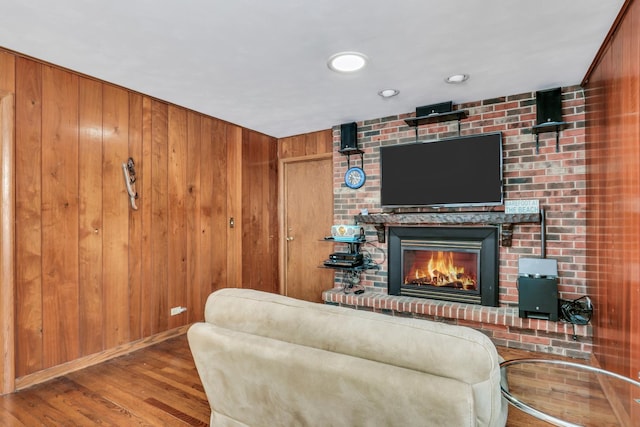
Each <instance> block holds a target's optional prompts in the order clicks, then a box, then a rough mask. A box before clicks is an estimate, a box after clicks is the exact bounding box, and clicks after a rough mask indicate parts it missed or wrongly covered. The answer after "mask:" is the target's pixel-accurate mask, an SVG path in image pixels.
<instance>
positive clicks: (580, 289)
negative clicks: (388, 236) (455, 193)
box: [333, 86, 587, 305]
mask: <svg viewBox="0 0 640 427" xmlns="http://www.w3.org/2000/svg"><path fill="white" fill-rule="evenodd" d="M562 92H563V101H562V107H563V119H564V121H565V122H568V123H569V126H568V127H567V128H566V129H564V130H562V131H561V133H560V151H559V152H556V144H555V138H556V136H555V133H554V132H551V133H544V134H540V151H539V153H538V154H536V149H535V146H536V143H535V136H534V135H533V134H532V133H531V127H532V126H533V125H535V124H536V123H535V121H536V105H535V104H536V102H535V92H527V93H523V94H518V95H511V96H505V97H500V98H494V99H486V100H483V101H476V102H469V103H465V104H461V105H454V109H463V110H467V112H468V117H467V118H466V119H464V120H462V122H461V135H470V134H480V133H489V132H497V131H500V132H502V138H503V156H504V170H503V173H504V180H505V187H504V199H505V200H517V199H537V200H539V202H540V206H541V207H542V208H544V209H545V212H546V256H547V257H548V258H555V259H557V260H558V273H559V281H558V282H559V290H560V293H561V298H564V299H572V298H575V297H577V296H581V295H584V294H586V284H585V278H586V273H585V262H586V255H585V240H586V237H585V227H586V220H585V216H586V209H587V206H586V188H585V186H586V181H585V179H586V174H585V158H584V154H585V142H584V141H585V129H584V126H585V122H584V120H585V118H584V98H583V91H582V88H580V87H578V86H573V87H567V88H563V91H562ZM413 116H414V113H413V112H412V113H408V114H403V115H400V116H391V117H384V118H380V119H373V120H366V121H364V122H359V123H358V144H359V148H360V149H362V150H364V152H365V154H364V170H365V172H366V174H367V180H366V182H365V184H364V186H363V187H361V188H360V189H357V190H353V189H350V188H348V187H347V186H346V185H345V184H344V174H345V172H346V169H347V158H346V157H345V156H343V155H342V154H340V153H338V150H339V149H340V126H336V127H335V128H334V131H333V140H334V220H335V223H342V224H353V223H354V221H353V216H354V215H356V214H358V213H360V210H361V209H368V210H369V212H370V213H374V212H380V211H381V207H380V194H379V192H380V161H379V160H380V158H379V153H380V150H379V148H380V146H383V145H385V146H386V145H394V144H399V143H407V142H413V141H415V140H416V136H415V128H413V127H409V126H407V124H406V123H405V122H404V119H405V118H407V117H413ZM418 132H419V134H418V140H420V141H424V140H429V139H442V138H449V137H453V136H457V134H458V122H457V121H452V122H445V123H436V124H431V125H424V126H420V127H419V128H418ZM351 163H352V165H354V164H355V165H358V166H359V164H360V158H359V156H352V157H351ZM500 209H503V208H502V207H500V208H498V209H497V210H500ZM450 210H453V211H455V210H463V209H450ZM467 210H469V209H467ZM471 210H474V209H471ZM475 210H479V209H477V208H476V209H475ZM438 212H442V209H440V210H438ZM365 230H366V232H367V240H368V241H370V242H371V244H367V245H365V247H364V249H366V250H368V252H369V253H371V254H372V256H373V258H374V260H376V261H377V262H379V263H380V270H379V271H377V272H368V273H367V274H364V275H363V284H365V285H366V286H371V287H375V288H376V291H379V292H386V287H387V282H386V280H387V279H386V271H387V266H386V261H385V260H386V244H384V243H377V241H376V238H375V236H376V234H375V229H374V228H373V226H370V225H368V226H365ZM540 237H541V233H540V226H539V225H537V224H530V225H529V224H522V225H518V224H516V225H515V226H514V233H513V245H512V247H508V248H507V247H501V248H500V304H501V305H517V302H518V293H517V288H516V281H517V273H518V259H519V258H520V257H522V256H534V257H535V256H540V253H541V241H540ZM374 246H375V248H374ZM336 248H339V247H338V246H336ZM340 280H341V277H340V274H336V281H337V283H336V285H337V286H339V285H340Z"/></svg>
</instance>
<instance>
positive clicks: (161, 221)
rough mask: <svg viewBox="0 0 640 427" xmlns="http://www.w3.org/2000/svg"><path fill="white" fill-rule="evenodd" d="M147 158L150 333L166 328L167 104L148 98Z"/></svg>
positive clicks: (167, 253) (167, 252) (167, 261)
mask: <svg viewBox="0 0 640 427" xmlns="http://www.w3.org/2000/svg"><path fill="white" fill-rule="evenodd" d="M151 120H152V149H151V150H152V151H151V152H152V160H151V210H152V213H151V222H152V225H151V253H150V256H151V260H152V261H151V262H152V264H151V270H152V279H151V289H150V304H151V305H152V315H151V333H157V332H160V331H163V330H165V329H167V327H168V324H169V323H168V318H169V315H168V313H169V302H168V297H169V295H168V263H169V246H168V235H169V222H168V218H169V211H168V208H169V198H168V192H167V191H168V189H167V183H168V151H169V150H168V106H167V104H165V103H162V102H159V101H155V100H154V101H152V118H151Z"/></svg>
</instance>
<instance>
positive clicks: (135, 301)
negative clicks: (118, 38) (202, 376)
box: [122, 93, 145, 341]
mask: <svg viewBox="0 0 640 427" xmlns="http://www.w3.org/2000/svg"><path fill="white" fill-rule="evenodd" d="M143 132H144V128H143V97H142V95H140V94H136V93H130V94H129V151H128V155H129V156H130V157H132V158H133V160H134V163H135V169H136V183H135V188H136V193H138V199H137V200H136V206H137V207H138V210H133V209H131V208H130V207H129V209H128V210H129V254H128V255H129V268H128V274H129V277H128V283H129V337H130V339H131V340H132V341H135V340H139V339H140V338H142V337H143V335H142V323H143V318H142V299H143V289H144V286H143V274H142V266H143V239H142V235H143V234H142V231H143V225H144V223H143V215H144V213H145V210H144V203H142V199H141V196H140V195H141V190H142V187H143V176H144V163H143V156H142V149H143V148H142V138H143ZM123 161H124V160H123ZM122 179H123V182H124V177H123V178H122Z"/></svg>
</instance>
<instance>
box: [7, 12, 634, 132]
mask: <svg viewBox="0 0 640 427" xmlns="http://www.w3.org/2000/svg"><path fill="white" fill-rule="evenodd" d="M623 3H624V0H605V1H603V0H536V1H531V0H485V1H480V0H447V1H442V0H394V1H390V0H316V1H313V2H311V1H301V0H271V1H266V0H262V1H261V0H174V1H170V0H109V1H105V0H55V1H51V0H0V46H2V47H5V48H7V49H11V50H14V51H16V52H19V53H22V54H26V55H29V56H32V57H35V58H38V59H41V60H44V61H48V62H50V63H53V64H57V65H60V66H63V67H66V68H68V69H71V70H75V71H78V72H81V73H84V74H87V75H90V76H94V77H97V78H100V79H103V80H106V81H109V82H112V83H116V84H118V85H121V86H124V87H126V88H129V89H133V90H135V91H139V92H142V93H144V94H148V95H151V96H154V97H156V98H160V99H163V100H166V101H169V102H172V103H175V104H178V105H181V106H184V107H187V108H190V109H193V110H196V111H199V112H202V113H205V114H208V115H211V116H214V117H217V118H220V119H223V120H227V121H229V122H233V123H236V124H238V125H241V126H244V127H247V128H250V129H254V130H257V131H260V132H263V133H265V134H267V135H271V136H275V137H284V136H290V135H296V134H300V133H306V132H311V131H316V130H321V129H328V128H331V127H332V126H335V125H337V124H340V123H345V122H351V121H360V120H365V119H374V118H379V117H385V116H389V115H397V114H403V113H408V112H413V111H415V108H416V107H418V106H422V105H428V104H433V103H437V102H445V101H453V102H454V103H461V102H467V101H477V100H482V99H486V98H493V97H498V96H505V95H511V94H518V93H522V92H529V91H535V90H540V89H548V88H552V87H557V86H568V85H574V84H580V82H581V81H582V79H583V77H584V76H585V73H586V72H587V69H588V68H589V66H590V65H591V62H592V61H593V59H594V57H595V55H596V53H597V51H598V49H599V48H600V46H601V44H602V42H603V40H604V39H605V36H606V35H607V32H608V31H609V29H610V27H611V25H612V24H613V22H614V20H615V17H616V16H617V14H618V12H619V11H620V9H621V7H622V5H623ZM340 51H359V52H362V53H364V54H366V55H367V56H368V58H369V63H368V65H367V67H366V68H365V69H364V70H362V71H360V72H358V73H356V74H352V75H340V74H337V73H335V72H333V71H331V70H329V68H328V67H327V65H326V61H327V59H328V58H329V56H331V55H332V54H334V53H336V52H340ZM455 73H467V74H469V75H470V76H471V77H470V79H469V80H468V81H467V82H465V83H463V84H461V85H450V84H446V83H444V78H445V77H446V76H448V75H450V74H455ZM385 88H395V89H398V90H399V91H400V94H399V95H398V96H397V97H395V98H391V99H386V100H385V99H382V98H381V97H379V96H378V95H377V93H378V91H380V90H381V89H385Z"/></svg>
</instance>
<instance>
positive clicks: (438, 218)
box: [354, 212, 542, 247]
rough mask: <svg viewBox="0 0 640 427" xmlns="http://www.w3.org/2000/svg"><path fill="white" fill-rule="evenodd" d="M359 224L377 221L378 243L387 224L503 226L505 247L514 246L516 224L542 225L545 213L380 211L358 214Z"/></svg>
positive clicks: (383, 234) (502, 234)
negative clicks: (514, 225)
mask: <svg viewBox="0 0 640 427" xmlns="http://www.w3.org/2000/svg"><path fill="white" fill-rule="evenodd" d="M354 219H355V221H356V223H357V224H374V226H375V228H376V231H377V233H378V242H380V243H384V241H385V227H387V226H388V225H424V224H433V225H446V224H451V225H482V224H486V225H500V233H501V239H500V240H501V244H502V246H506V247H509V246H511V240H512V236H513V224H523V223H530V224H540V223H541V221H542V215H541V214H540V213H535V214H507V213H504V212H443V213H392V214H386V213H380V214H370V215H355V216H354Z"/></svg>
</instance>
